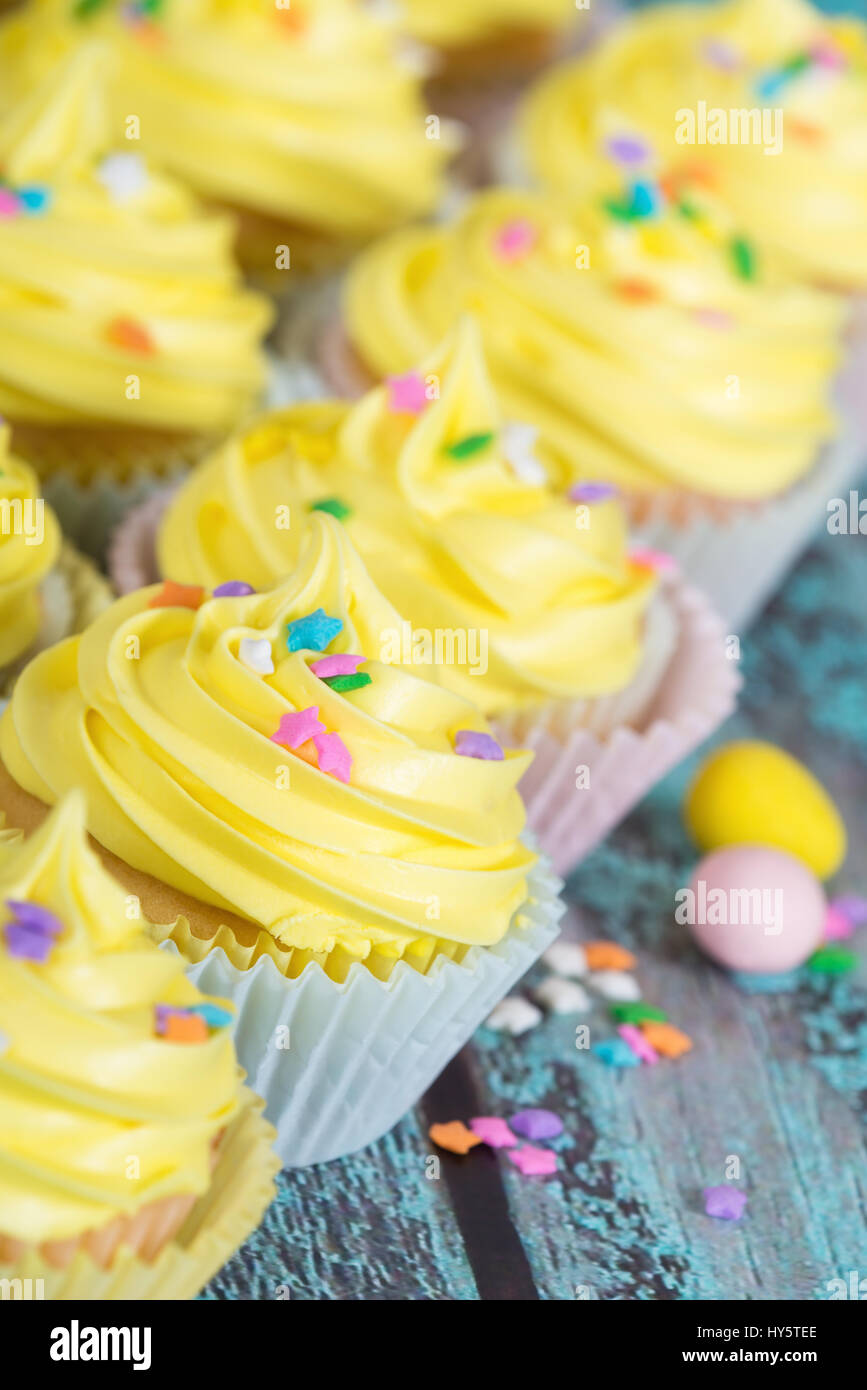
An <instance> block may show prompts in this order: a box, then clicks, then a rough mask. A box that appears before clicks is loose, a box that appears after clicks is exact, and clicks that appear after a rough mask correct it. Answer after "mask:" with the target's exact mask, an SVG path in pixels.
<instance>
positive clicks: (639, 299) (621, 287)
mask: <svg viewBox="0 0 867 1390" xmlns="http://www.w3.org/2000/svg"><path fill="white" fill-rule="evenodd" d="M614 288H615V290H616V291H617V293H618V294H619V295H622V297H623V298H624V299H629V300H631V301H632V303H633V304H649V303H650V301H651V300H652V299H658V298H659V295H658V294H657V293H656V290H655V288H654V286H653V285H651V284H650V282H649V281H648V280H617V281H616V282H615V285H614Z"/></svg>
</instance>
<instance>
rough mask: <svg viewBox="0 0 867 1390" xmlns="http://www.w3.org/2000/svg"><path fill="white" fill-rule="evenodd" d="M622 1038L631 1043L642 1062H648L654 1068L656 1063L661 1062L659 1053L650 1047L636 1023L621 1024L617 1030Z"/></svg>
mask: <svg viewBox="0 0 867 1390" xmlns="http://www.w3.org/2000/svg"><path fill="white" fill-rule="evenodd" d="M617 1031H618V1033H619V1034H620V1036H621V1038H623V1039H624V1040H625V1041H626V1042H628V1043H629V1046H630V1047H631V1048H632V1051H633V1052H634V1053H635V1055H636V1057H640V1058H641V1060H642V1062H647V1063H648V1065H649V1066H653V1064H654V1062H658V1061H659V1053H658V1052H657V1051H656V1049H655V1048H653V1047H651V1046H650V1043H649V1042H648V1041H647V1039H646V1037H645V1036H644V1034H643V1033H642V1031H641V1029H640V1028H636V1027H635V1024H634V1023H621V1025H620V1027H619V1028H618V1029H617Z"/></svg>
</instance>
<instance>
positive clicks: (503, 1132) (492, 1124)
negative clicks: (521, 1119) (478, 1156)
mask: <svg viewBox="0 0 867 1390" xmlns="http://www.w3.org/2000/svg"><path fill="white" fill-rule="evenodd" d="M470 1129H471V1130H472V1131H473V1134H477V1135H478V1136H479V1138H480V1139H481V1141H482V1143H483V1144H487V1145H489V1147H490V1148H492V1149H514V1148H516V1147H517V1145H518V1142H519V1141H518V1139H517V1137H516V1135H514V1134H513V1133H512V1131H511V1130H510V1129H509V1126H508V1125H507V1124H506V1121H505V1120H501V1119H499V1117H498V1116H497V1115H477V1116H476V1118H475V1119H474V1120H470Z"/></svg>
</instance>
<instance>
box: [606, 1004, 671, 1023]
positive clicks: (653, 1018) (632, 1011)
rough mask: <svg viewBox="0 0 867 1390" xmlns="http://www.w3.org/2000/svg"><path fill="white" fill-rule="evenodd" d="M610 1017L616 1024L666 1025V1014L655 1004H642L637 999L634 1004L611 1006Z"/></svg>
mask: <svg viewBox="0 0 867 1390" xmlns="http://www.w3.org/2000/svg"><path fill="white" fill-rule="evenodd" d="M611 1017H612V1018H613V1019H614V1020H615V1022H617V1023H644V1022H645V1020H647V1021H650V1022H653V1023H667V1022H668V1014H667V1013H666V1012H665V1010H664V1009H658V1008H657V1007H656V1005H655V1004H643V1003H642V1002H641V1000H640V999H639V1000H638V1002H637V1003H635V1004H612V1005H611Z"/></svg>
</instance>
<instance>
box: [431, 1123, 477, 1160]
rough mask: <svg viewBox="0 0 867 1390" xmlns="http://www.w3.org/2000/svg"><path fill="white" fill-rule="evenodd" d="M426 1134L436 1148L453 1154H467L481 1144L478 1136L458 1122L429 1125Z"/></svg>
mask: <svg viewBox="0 0 867 1390" xmlns="http://www.w3.org/2000/svg"><path fill="white" fill-rule="evenodd" d="M428 1134H429V1135H430V1137H431V1139H432V1140H433V1142H434V1143H435V1144H436V1145H437V1147H438V1148H440V1149H448V1151H449V1153H453V1154H466V1153H469V1151H470V1149H474V1148H475V1147H476V1144H481V1142H482V1141H481V1138H480V1137H479V1135H478V1134H473V1131H472V1130H471V1129H467V1127H466V1125H465V1124H463V1123H462V1122H461V1121H460V1120H450V1121H449V1123H448V1124H446V1125H431V1127H430V1129H429V1130H428Z"/></svg>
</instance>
